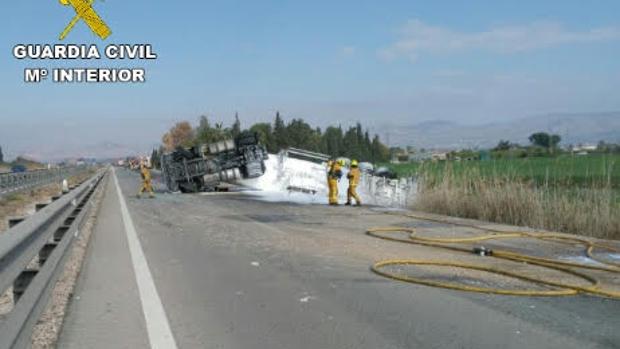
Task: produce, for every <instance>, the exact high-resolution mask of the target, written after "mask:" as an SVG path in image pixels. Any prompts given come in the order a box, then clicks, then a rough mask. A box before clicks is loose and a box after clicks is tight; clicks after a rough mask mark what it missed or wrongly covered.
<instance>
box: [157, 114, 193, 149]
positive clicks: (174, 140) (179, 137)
mask: <svg viewBox="0 0 620 349" xmlns="http://www.w3.org/2000/svg"><path fill="white" fill-rule="evenodd" d="M162 142H163V143H164V147H165V148H166V150H167V151H172V150H174V149H175V148H177V147H190V146H192V144H193V143H194V130H193V129H192V125H190V123H189V122H187V121H181V122H178V123H177V124H176V125H174V126H173V127H172V128H171V129H170V131H168V132H167V133H166V134H165V135H164V137H163V138H162Z"/></svg>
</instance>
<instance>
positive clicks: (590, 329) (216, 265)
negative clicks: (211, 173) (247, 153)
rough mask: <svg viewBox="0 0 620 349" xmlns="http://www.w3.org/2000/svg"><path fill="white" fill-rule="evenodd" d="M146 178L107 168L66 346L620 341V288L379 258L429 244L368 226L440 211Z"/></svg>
mask: <svg viewBox="0 0 620 349" xmlns="http://www.w3.org/2000/svg"><path fill="white" fill-rule="evenodd" d="M115 177H116V178H117V179H115ZM139 180H140V179H139V175H138V174H136V173H132V172H129V171H127V170H123V169H116V170H115V175H113V176H111V177H110V179H109V180H108V181H107V188H106V189H105V196H104V199H103V203H102V207H101V210H100V213H99V218H98V221H97V224H96V226H95V230H94V232H93V235H92V240H91V243H90V246H89V251H88V253H87V257H86V260H85V262H84V263H85V264H84V267H83V269H82V273H81V275H80V277H79V279H78V283H77V285H76V290H75V293H74V295H73V299H72V302H71V304H70V306H69V309H68V313H67V317H66V319H65V324H64V326H63V330H62V333H61V335H60V339H59V343H58V347H59V348H148V347H153V348H175V347H178V348H256V349H259V348H265V349H276V348H309V349H310V348H312V349H316V348H369V349H377V348H500V347H501V348H504V349H508V348H543V347H544V348H618V347H620V332H619V331H618V329H619V328H620V301H617V300H610V299H604V298H600V297H593V296H585V295H580V296H574V297H549V298H547V297H513V296H498V295H486V294H477V293H464V292H458V291H452V290H445V289H437V288H431V287H426V286H421V285H414V284H408V283H402V282H397V281H393V280H388V279H385V278H382V277H379V276H377V275H375V274H373V273H371V272H370V271H369V266H370V265H371V264H372V263H373V262H375V261H377V260H380V259H383V258H397V257H401V258H407V257H420V256H426V255H428V254H429V251H428V248H424V247H421V246H413V245H406V244H398V243H394V242H389V241H383V240H379V239H375V238H372V237H370V236H367V235H366V234H365V231H366V229H368V228H370V227H373V226H386V225H412V224H415V225H416V226H419V227H427V228H432V227H433V226H435V225H439V224H438V223H429V222H415V221H413V220H412V219H410V218H405V217H397V216H394V215H388V214H386V213H385V212H383V211H382V210H381V209H378V208H350V207H327V206H321V205H299V204H292V203H277V202H263V201H260V200H258V199H257V198H255V197H251V196H248V195H245V194H243V193H218V194H196V195H181V194H167V193H158V195H157V198H155V199H141V200H140V199H136V198H135V197H134V196H135V192H136V191H137V189H138V188H139ZM119 193H121V194H122V197H119ZM440 228H441V227H440ZM432 253H433V254H432V255H431V256H434V257H438V258H440V257H442V258H445V257H447V256H448V255H447V254H445V253H446V252H432ZM471 258H480V257H475V256H473V257H471Z"/></svg>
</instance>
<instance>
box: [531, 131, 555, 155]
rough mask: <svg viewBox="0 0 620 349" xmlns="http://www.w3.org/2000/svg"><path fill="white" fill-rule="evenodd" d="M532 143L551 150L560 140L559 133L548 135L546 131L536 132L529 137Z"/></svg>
mask: <svg viewBox="0 0 620 349" xmlns="http://www.w3.org/2000/svg"><path fill="white" fill-rule="evenodd" d="M529 140H530V142H531V143H532V144H533V145H536V146H539V147H542V148H545V149H547V150H550V151H553V149H555V148H556V147H557V146H558V144H560V142H561V141H562V137H560V135H555V134H554V135H550V134H548V133H546V132H536V133H534V134H532V135H531V136H530V137H529Z"/></svg>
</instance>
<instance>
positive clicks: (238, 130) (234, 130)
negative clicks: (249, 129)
mask: <svg viewBox="0 0 620 349" xmlns="http://www.w3.org/2000/svg"><path fill="white" fill-rule="evenodd" d="M230 132H231V133H232V136H233V138H236V137H237V136H238V135H239V134H240V133H241V121H239V113H235V122H234V123H233V125H232V129H231V131H230Z"/></svg>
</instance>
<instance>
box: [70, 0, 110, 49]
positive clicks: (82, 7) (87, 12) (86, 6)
mask: <svg viewBox="0 0 620 349" xmlns="http://www.w3.org/2000/svg"><path fill="white" fill-rule="evenodd" d="M59 1H60V3H61V4H63V5H65V6H68V5H71V7H73V9H74V10H75V13H76V15H75V17H73V19H72V20H71V22H69V24H68V25H67V27H66V28H65V30H63V32H62V33H61V34H60V40H64V38H66V37H67V35H68V34H69V32H71V30H72V29H73V27H75V25H76V24H77V23H78V22H79V21H80V19H83V20H84V22H85V23H86V25H87V26H88V27H89V28H90V30H92V31H93V33H95V34H96V35H97V36H99V37H100V38H101V39H102V40H105V39H106V38H107V37H108V36H110V34H112V31H111V30H110V28H109V27H108V25H107V24H105V22H104V21H103V19H101V17H100V16H99V14H97V12H95V10H94V9H93V7H92V5H93V1H94V0H59Z"/></svg>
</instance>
